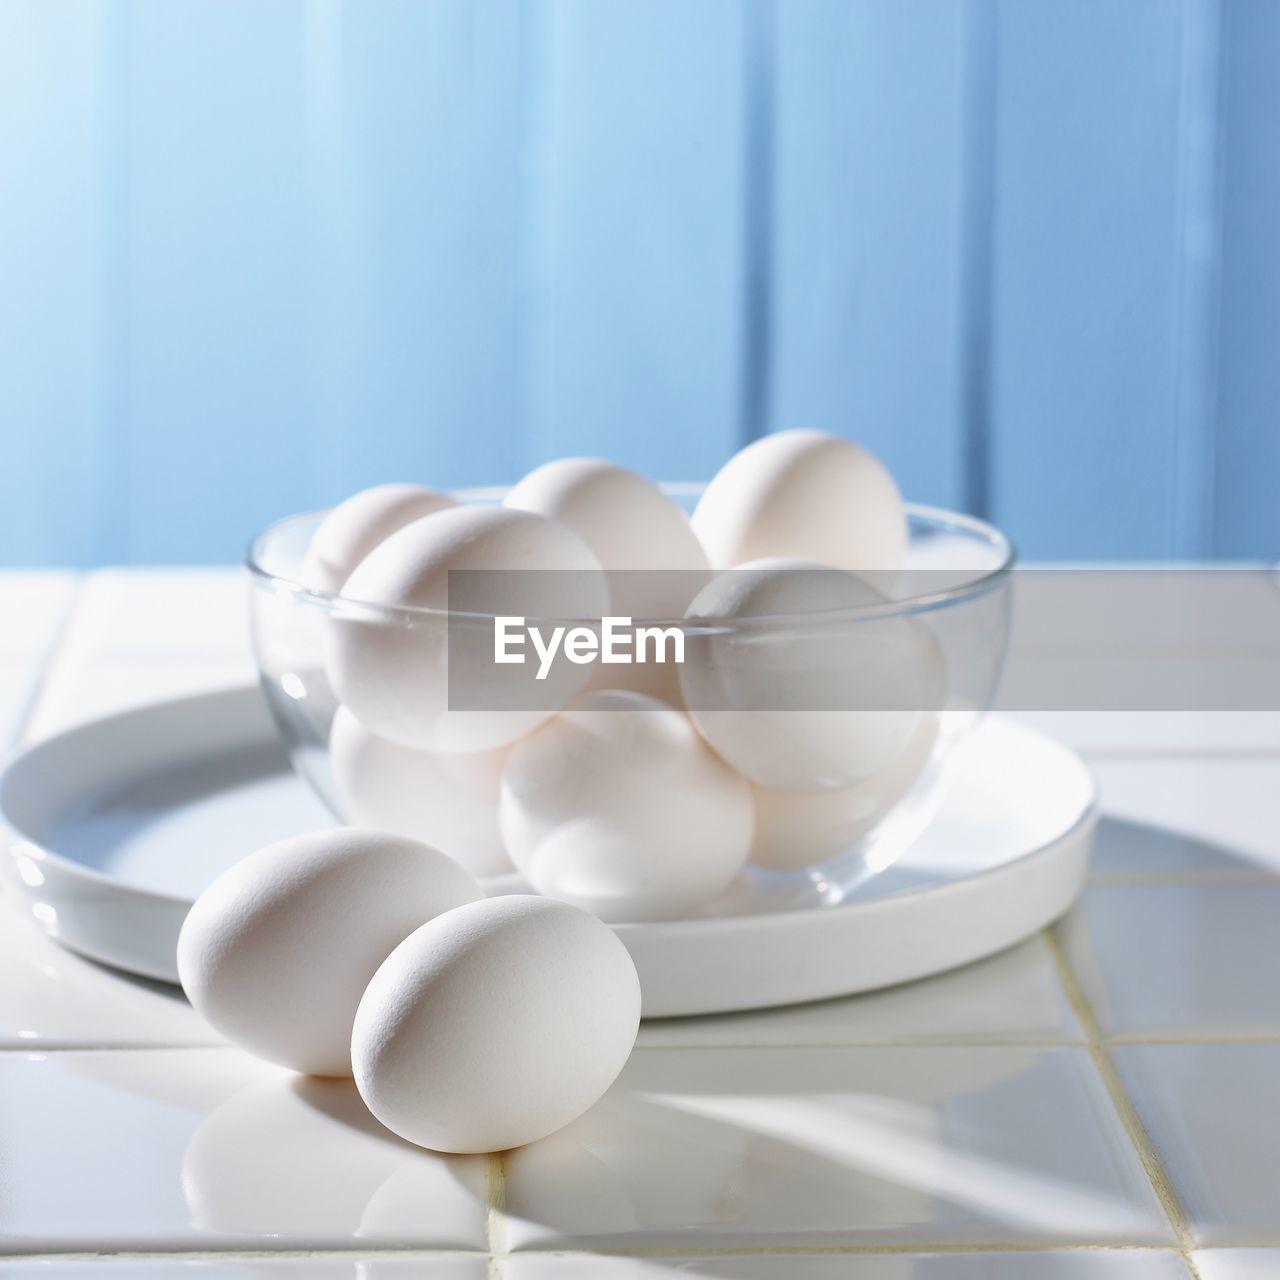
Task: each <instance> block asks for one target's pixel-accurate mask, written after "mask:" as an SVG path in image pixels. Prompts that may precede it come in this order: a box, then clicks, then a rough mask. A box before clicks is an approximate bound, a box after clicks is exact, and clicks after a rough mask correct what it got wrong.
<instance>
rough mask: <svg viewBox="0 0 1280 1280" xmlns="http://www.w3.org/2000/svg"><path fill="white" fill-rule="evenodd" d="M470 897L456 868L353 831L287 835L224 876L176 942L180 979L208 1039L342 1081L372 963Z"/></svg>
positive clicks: (466, 880) (474, 892)
mask: <svg viewBox="0 0 1280 1280" xmlns="http://www.w3.org/2000/svg"><path fill="white" fill-rule="evenodd" d="M478 897H480V887H479V885H477V884H476V882H475V880H474V879H473V878H472V877H471V876H470V875H468V874H467V872H466V871H464V870H463V869H462V868H461V867H460V866H459V865H458V864H457V863H456V862H454V861H453V860H452V859H450V858H447V857H446V856H445V855H444V854H443V853H440V852H439V851H438V850H436V849H433V848H431V847H429V846H428V845H424V844H422V843H420V842H419V841H416V840H409V839H406V838H404V837H402V836H395V835H389V834H387V833H385V832H380V831H370V830H366V829H362V828H357V827H337V828H332V829H326V830H322V831H314V832H309V833H306V834H304V835H298V836H291V837H290V838H289V839H287V840H281V841H279V842H278V843H276V844H272V845H268V846H266V847H265V848H263V849H259V850H258V851H257V852H256V853H253V854H250V855H249V856H248V857H247V858H244V859H243V860H242V861H240V862H238V863H236V864H235V866H233V867H231V868H229V869H228V870H227V871H225V872H223V874H222V875H220V876H219V877H218V878H217V879H216V880H215V881H214V882H213V883H212V884H211V885H210V886H209V887H208V888H207V889H205V891H204V892H203V893H202V894H201V895H200V896H199V897H198V898H197V899H196V902H195V904H194V905H193V906H192V908H191V910H190V912H189V913H188V915H187V918H186V920H185V922H184V923H183V926H182V931H181V933H180V934H179V937H178V974H179V977H180V979H181V982H182V987H183V990H184V991H185V992H186V993H187V996H188V998H189V999H190V1001H191V1003H192V1004H193V1005H194V1006H195V1008H196V1009H197V1011H198V1012H199V1013H201V1014H202V1015H203V1016H204V1018H205V1019H206V1020H207V1021H208V1022H209V1023H210V1025H211V1026H213V1027H214V1028H215V1029H216V1030H217V1031H219V1032H221V1033H222V1034H223V1035H225V1036H226V1037H227V1038H228V1039H229V1040H232V1041H233V1042H235V1043H236V1044H238V1045H240V1046H241V1047H242V1048H245V1049H248V1050H249V1051H250V1052H251V1053H255V1054H257V1055H258V1056H259V1057H261V1058H266V1059H267V1060H268V1061H270V1062H276V1063H280V1064H281V1065H282V1066H287V1067H292V1068H294V1070H297V1071H304V1072H308V1073H311V1074H314V1075H350V1074H351V1055H350V1044H351V1024H352V1020H353V1019H354V1017H355V1012H356V1007H357V1006H358V1005H359V1003H360V998H361V996H362V995H363V993H364V989H365V987H366V986H367V985H368V982H369V979H370V978H371V977H372V976H373V974H374V972H375V971H376V970H377V968H378V966H379V965H380V964H381V963H382V962H383V960H385V959H386V957H387V956H388V955H389V954H390V953H391V951H392V950H393V949H394V948H395V946H396V945H397V944H398V943H399V942H401V941H402V940H403V939H404V938H406V937H407V936H408V935H409V934H410V933H412V932H413V931H414V930H415V929H416V928H418V926H419V925H421V924H422V923H423V922H424V921H427V920H430V919H431V918H432V917H433V916H435V915H437V914H438V913H440V912H442V911H448V910H449V909H450V908H452V907H457V906H461V905H462V904H463V903H467V902H473V901H475V900H476V899H477V898H478Z"/></svg>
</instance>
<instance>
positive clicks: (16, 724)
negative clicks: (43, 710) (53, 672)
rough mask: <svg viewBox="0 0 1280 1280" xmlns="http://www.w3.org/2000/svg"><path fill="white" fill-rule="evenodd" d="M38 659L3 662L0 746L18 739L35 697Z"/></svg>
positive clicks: (6, 746)
mask: <svg viewBox="0 0 1280 1280" xmlns="http://www.w3.org/2000/svg"><path fill="white" fill-rule="evenodd" d="M39 678H40V671H39V667H38V665H37V663H36V662H35V661H34V660H32V661H30V662H21V661H18V660H17V659H14V660H12V661H8V662H5V663H0V750H5V749H7V748H9V747H10V746H11V744H12V743H13V742H14V741H15V740H16V739H17V737H18V734H19V732H20V731H21V729H22V726H23V724H24V723H25V721H26V718H27V714H28V712H29V711H30V709H31V706H32V703H33V701H34V698H35V693H36V685H37V682H38V681H39Z"/></svg>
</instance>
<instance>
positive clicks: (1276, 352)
mask: <svg viewBox="0 0 1280 1280" xmlns="http://www.w3.org/2000/svg"><path fill="white" fill-rule="evenodd" d="M1222 13H1223V22H1224V28H1223V48H1224V65H1223V76H1224V83H1223V97H1222V102H1223V116H1222V123H1221V131H1222V132H1221V138H1222V146H1223V152H1224V154H1223V198H1222V237H1221V243H1222V274H1221V297H1220V313H1219V314H1220V345H1219V352H1218V386H1219V393H1218V450H1217V459H1216V475H1215V503H1214V515H1215V528H1214V546H1213V549H1214V552H1215V553H1216V554H1218V555H1222V556H1231V557H1246V558H1258V557H1261V558H1265V559H1268V560H1275V559H1280V501H1277V498H1276V477H1277V475H1278V474H1280V163H1278V157H1280V77H1278V76H1277V73H1276V69H1277V67H1280V6H1277V5H1275V4H1274V3H1271V2H1270V0H1230V2H1229V3H1225V4H1224V5H1223V7H1222Z"/></svg>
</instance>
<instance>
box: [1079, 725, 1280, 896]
mask: <svg viewBox="0 0 1280 1280" xmlns="http://www.w3.org/2000/svg"><path fill="white" fill-rule="evenodd" d="M1276 719H1277V721H1280V715H1277V716H1276ZM1093 767H1094V770H1095V772H1096V774H1097V777H1098V782H1099V784H1100V787H1101V791H1102V807H1103V810H1104V812H1105V813H1106V814H1107V815H1108V816H1109V817H1110V818H1112V819H1116V820H1119V821H1117V822H1113V823H1109V824H1106V823H1104V824H1103V828H1102V830H1101V831H1100V832H1099V837H1098V844H1097V848H1096V850H1095V853H1094V859H1093V869H1094V870H1095V871H1104V872H1175V873H1197V874H1207V875H1215V876H1220V875H1224V874H1225V875H1234V874H1241V875H1248V876H1257V875H1258V873H1259V872H1263V873H1267V874H1273V875H1280V823H1277V822H1276V820H1275V814H1276V796H1277V791H1280V756H1276V757H1274V758H1265V757H1264V758H1242V759H1190V760H1172V759H1167V760H1124V761H1120V760H1105V761H1095V762H1094V764H1093Z"/></svg>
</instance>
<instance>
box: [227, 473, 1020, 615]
mask: <svg viewBox="0 0 1280 1280" xmlns="http://www.w3.org/2000/svg"><path fill="white" fill-rule="evenodd" d="M510 488H511V486H509V485H483V486H475V487H468V488H461V489H450V490H446V491H445V492H447V493H448V494H449V496H450V497H453V498H457V499H458V500H459V501H460V502H464V503H478V502H490V501H492V502H500V501H501V500H502V498H503V496H504V495H505V494H507V493H508V492H510ZM659 488H660V489H661V490H662V491H663V493H665V494H667V495H668V496H669V497H673V498H674V497H684V498H689V497H697V496H698V495H699V494H701V493H702V491H703V490H704V489H705V488H706V486H705V484H700V483H698V482H695V481H669V482H662V483H660V484H659ZM903 505H904V508H905V510H906V513H907V519H908V521H909V522H912V523H916V524H924V525H927V526H933V527H934V528H935V529H937V530H939V531H948V530H949V531H952V532H955V533H960V534H963V535H964V536H965V537H967V538H970V539H972V540H975V541H980V542H982V543H984V544H985V545H987V546H989V547H993V548H994V549H995V550H996V551H997V552H999V553H1000V561H999V563H998V564H996V565H995V566H993V567H991V568H988V569H979V570H974V571H973V576H972V577H969V578H965V579H964V580H962V581H960V582H957V583H955V584H954V585H951V586H946V587H943V588H940V589H938V590H934V591H925V592H922V593H921V594H919V595H914V596H902V597H898V598H894V599H890V600H886V601H885V602H884V603H882V604H865V605H852V606H848V605H846V606H841V607H838V608H832V609H822V610H815V611H813V612H811V613H808V614H803V615H801V614H794V613H790V614H784V615H773V616H771V615H767V614H753V615H745V616H741V617H733V618H722V619H717V618H704V617H700V618H697V619H691V618H688V617H683V616H682V617H678V618H643V619H638V621H642V622H644V623H646V624H648V625H653V626H672V627H675V626H679V627H683V628H685V629H686V630H696V631H698V632H705V631H718V630H728V631H742V630H744V629H747V628H749V627H750V626H752V625H753V624H773V625H778V624H787V625H789V626H796V625H804V624H815V623H827V624H830V623H833V622H840V621H847V622H867V621H871V620H879V619H884V618H893V617H904V616H913V615H915V614H920V613H930V612H932V611H934V610H937V609H943V608H947V607H950V606H951V605H953V604H959V603H962V602H963V601H965V600H970V599H976V598H977V597H979V596H982V595H985V594H987V592H989V591H992V590H994V589H995V588H996V587H998V586H999V585H1000V584H1001V583H1002V582H1003V580H1004V579H1005V578H1006V577H1008V576H1009V574H1010V573H1011V572H1012V570H1013V568H1014V565H1015V564H1016V563H1017V559H1018V552H1017V548H1016V547H1015V545H1014V542H1013V539H1012V538H1010V537H1009V535H1008V534H1007V533H1005V532H1004V530H1003V529H1000V528H998V527H997V526H996V525H994V524H991V523H989V522H988V521H986V520H982V519H979V518H978V517H977V516H970V515H965V514H964V513H963V512H959V511H949V510H947V509H946V508H945V507H936V506H930V505H927V504H924V503H918V502H907V503H904V504H903ZM329 510H332V508H328V507H321V508H316V509H315V510H313V511H300V512H295V513H294V514H292V515H287V516H282V517H281V518H280V519H278V520H273V521H272V522H271V523H270V524H268V525H266V526H265V527H264V528H263V529H261V530H259V531H258V532H257V533H256V534H255V535H254V536H253V538H252V539H251V540H250V542H249V545H248V546H247V547H246V548H245V552H244V559H243V563H244V567H245V568H246V569H247V570H248V572H249V574H250V576H251V577H252V578H253V579H254V580H255V581H256V582H258V583H259V584H261V585H263V586H265V587H268V588H270V589H271V590H272V591H275V592H277V593H279V592H284V593H286V594H288V595H289V596H291V597H294V598H296V599H297V600H298V602H300V603H304V604H313V605H316V606H318V607H320V608H323V609H326V610H333V609H341V608H343V607H346V606H349V607H351V608H353V609H358V610H368V611H373V612H375V613H376V614H378V615H379V616H380V617H389V618H403V619H404V620H405V621H412V620H413V619H414V618H418V619H422V618H445V619H448V618H453V619H460V618H472V619H476V620H480V621H485V622H492V620H493V618H494V615H493V614H482V613H461V612H458V611H454V612H451V611H450V610H448V609H439V608H435V607H428V606H421V605H385V604H379V603H378V602H377V601H371V600H359V599H356V598H355V597H352V596H344V595H342V594H341V592H329V591H315V590H312V589H311V588H310V587H307V586H305V585H304V584H303V583H301V582H297V581H294V580H293V579H290V578H286V577H283V576H282V575H280V574H278V573H273V572H271V571H270V570H269V569H268V568H267V567H266V565H265V564H263V556H262V548H263V546H264V545H265V544H266V542H267V541H268V540H269V539H270V538H271V537H272V535H273V534H276V533H278V532H280V531H281V530H283V529H284V528H285V527H286V526H288V525H291V524H294V523H297V522H299V521H302V520H307V519H311V518H314V517H315V516H319V515H323V514H324V513H325V512H326V511H329ZM960 572H963V571H960ZM562 621H581V622H583V623H586V624H588V625H590V624H591V623H592V621H593V620H591V619H581V620H570V619H564V620H562Z"/></svg>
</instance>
